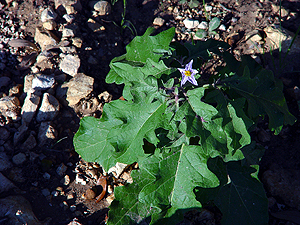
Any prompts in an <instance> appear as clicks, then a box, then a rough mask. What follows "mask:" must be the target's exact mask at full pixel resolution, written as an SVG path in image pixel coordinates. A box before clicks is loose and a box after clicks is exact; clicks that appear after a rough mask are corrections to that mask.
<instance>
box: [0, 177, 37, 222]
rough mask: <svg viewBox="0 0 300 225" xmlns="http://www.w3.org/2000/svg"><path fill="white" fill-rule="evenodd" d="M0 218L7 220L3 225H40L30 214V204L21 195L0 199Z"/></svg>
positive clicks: (32, 214) (31, 213)
mask: <svg viewBox="0 0 300 225" xmlns="http://www.w3.org/2000/svg"><path fill="white" fill-rule="evenodd" d="M0 183H1V182H0ZM0 217H1V218H7V219H8V221H6V222H5V224H14V225H22V224H32V225H42V223H40V222H39V221H38V219H37V218H36V217H35V215H34V213H33V212H32V208H31V205H30V203H29V202H28V201H27V200H26V199H25V198H24V197H23V196H21V195H17V196H8V197H5V198H2V199H0Z"/></svg>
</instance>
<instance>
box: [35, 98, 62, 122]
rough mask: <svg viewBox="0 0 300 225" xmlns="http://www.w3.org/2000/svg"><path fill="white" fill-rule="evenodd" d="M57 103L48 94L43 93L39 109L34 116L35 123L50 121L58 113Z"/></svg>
mask: <svg viewBox="0 0 300 225" xmlns="http://www.w3.org/2000/svg"><path fill="white" fill-rule="evenodd" d="M59 108H60V107H59V102H58V101H57V99H56V98H55V97H54V96H52V95H50V94H49V93H44V95H43V99H42V104H41V107H40V108H39V111H38V113H37V116H36V120H37V122H39V123H40V122H42V121H52V120H53V119H54V118H55V117H56V116H57V115H58V113H59Z"/></svg>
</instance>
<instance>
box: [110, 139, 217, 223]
mask: <svg viewBox="0 0 300 225" xmlns="http://www.w3.org/2000/svg"><path fill="white" fill-rule="evenodd" d="M205 152H206V151H204V149H202V147H201V146H185V145H182V146H181V147H180V148H172V149H170V150H169V151H165V152H163V153H158V151H156V153H155V155H153V156H150V157H148V158H146V159H145V160H144V161H142V162H141V163H140V164H139V166H140V169H139V171H133V173H132V177H133V180H134V184H131V185H128V186H124V187H118V188H116V192H115V197H116V200H115V201H114V202H113V204H112V206H111V209H110V211H109V222H108V224H114V225H116V224H131V223H130V222H129V221H131V220H132V221H134V222H136V223H137V222H140V221H141V220H142V219H144V218H145V217H147V216H149V215H153V218H152V223H151V224H161V222H159V220H163V219H164V218H168V220H163V221H164V223H163V224H170V225H171V224H175V223H176V222H179V221H180V220H181V219H183V213H184V212H185V211H187V210H189V209H191V208H201V204H200V202H198V201H196V199H195V195H194V192H193V189H194V187H196V186H200V187H216V186H218V185H219V181H218V179H217V177H216V176H215V175H214V174H213V173H212V172H211V171H209V170H208V168H207V160H208V158H209V155H207V154H206V153H205ZM158 213H160V214H159V215H157V214H158Z"/></svg>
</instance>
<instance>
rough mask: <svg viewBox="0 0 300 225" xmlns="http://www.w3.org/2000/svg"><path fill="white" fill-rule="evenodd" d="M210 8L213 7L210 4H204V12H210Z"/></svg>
mask: <svg viewBox="0 0 300 225" xmlns="http://www.w3.org/2000/svg"><path fill="white" fill-rule="evenodd" d="M212 9H213V7H212V6H210V5H207V6H205V10H206V12H210V11H211V10H212Z"/></svg>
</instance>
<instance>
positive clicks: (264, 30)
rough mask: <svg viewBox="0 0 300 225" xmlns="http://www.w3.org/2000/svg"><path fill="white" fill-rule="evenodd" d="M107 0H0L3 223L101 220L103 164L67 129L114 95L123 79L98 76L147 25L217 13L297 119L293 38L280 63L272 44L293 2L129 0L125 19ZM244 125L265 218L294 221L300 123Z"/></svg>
mask: <svg viewBox="0 0 300 225" xmlns="http://www.w3.org/2000/svg"><path fill="white" fill-rule="evenodd" d="M112 3H114V2H106V1H99V2H98V1H79V0H54V1H53V0H52V1H42V0H28V1H20V0H15V1H14V0H0V224H24V223H26V222H27V223H28V224H104V223H105V220H106V218H107V212H108V209H107V207H108V205H109V204H110V202H111V201H112V196H113V195H112V187H110V186H108V190H107V193H108V194H107V195H106V197H105V198H104V199H102V200H101V199H100V200H99V201H98V202H96V200H95V199H94V197H95V196H94V195H95V192H97V190H93V192H91V191H90V188H91V187H93V186H95V184H96V182H97V180H98V181H99V179H98V178H99V177H100V178H101V175H102V174H105V171H102V169H101V167H100V166H99V165H96V164H93V163H87V162H84V161H83V160H81V159H80V157H79V156H78V155H77V154H76V153H75V151H74V148H73V143H72V139H73V136H74V134H75V133H76V131H77V129H78V126H79V120H80V118H82V117H83V116H95V117H100V116H101V112H102V108H103V105H104V104H105V103H106V102H109V101H110V100H111V99H117V98H119V97H120V96H121V93H122V86H117V85H114V84H112V85H108V84H106V83H105V76H106V74H107V73H108V71H109V62H110V60H111V59H112V58H114V57H116V56H119V55H121V54H124V53H125V46H126V45H127V44H128V43H129V42H130V41H131V40H132V39H133V38H134V36H135V35H136V34H137V35H142V34H143V33H144V32H145V30H146V29H147V28H148V27H149V26H153V27H155V28H156V29H157V30H156V32H159V31H162V30H165V29H167V28H168V27H176V36H175V39H176V40H178V41H181V42H184V41H191V40H192V39H193V40H197V39H199V37H197V36H195V33H196V32H197V31H198V30H199V29H207V26H208V23H207V21H206V19H209V18H213V17H219V18H220V19H221V25H220V27H219V28H218V29H217V34H216V35H214V37H213V38H215V39H218V40H224V41H226V42H228V43H229V44H230V45H231V46H232V51H233V52H234V54H235V55H236V57H237V58H239V56H240V55H242V54H249V55H251V56H252V57H253V58H255V59H256V60H257V61H258V62H259V63H261V64H262V65H263V66H264V67H266V68H269V69H272V70H273V71H274V73H275V75H276V76H277V77H278V78H280V79H281V80H282V81H283V84H284V90H285V94H286V98H287V101H288V105H289V108H290V111H291V112H292V113H293V114H294V115H295V116H296V117H297V118H298V119H299V118H300V117H299V108H298V101H299V100H300V94H299V93H300V91H299V88H298V87H299V82H300V81H299V69H300V64H299V54H300V49H299V48H300V42H299V38H296V41H295V42H294V45H293V48H292V49H291V51H290V52H289V55H288V56H287V58H285V60H284V61H282V62H280V60H279V58H280V57H279V56H280V55H281V53H280V52H279V50H278V47H279V43H280V42H282V51H283V52H285V51H287V49H288V46H289V44H290V43H291V41H292V38H293V36H294V35H295V32H296V30H297V28H298V26H299V25H300V17H299V10H300V3H299V1H296V0H291V1H283V7H282V9H281V12H280V7H279V2H277V1H276V0H259V1H252V0H214V1H206V7H205V10H204V7H203V5H202V1H201V4H196V5H192V3H193V2H179V1H177V0H167V1H163V0H161V1H157V0H144V1H140V0H128V1H127V5H126V10H125V12H126V14H125V16H124V20H122V15H124V14H123V12H124V5H123V1H117V2H116V3H115V4H112ZM280 16H281V18H282V27H283V28H284V29H285V30H281V29H279V22H280V19H279V18H280ZM16 39H17V40H16ZM20 39H21V40H23V41H21V40H20ZM212 68H213V67H212ZM212 68H210V67H207V71H206V72H207V73H210V72H212ZM252 136H253V138H254V139H255V140H256V141H257V142H258V143H260V144H262V145H263V146H264V147H265V149H266V152H265V155H264V157H263V159H262V162H261V171H260V178H261V180H262V182H263V183H264V185H265V189H266V193H267V196H268V198H269V210H270V224H289V225H292V224H300V222H299V221H300V213H299V210H300V197H299V196H300V189H299V187H300V179H299V178H300V174H299V171H300V163H299V162H300V154H299V146H300V143H299V142H300V129H299V122H297V123H296V124H295V125H293V126H291V127H284V128H283V131H282V132H281V133H280V135H278V136H274V135H273V134H272V133H271V132H270V131H269V130H268V129H267V122H265V121H262V122H260V124H259V126H258V128H257V130H256V131H255V132H253V133H252ZM123 169H124V168H123V167H118V168H115V173H117V174H118V173H122V171H123ZM212 219H213V218H212ZM186 224H189V223H188V221H187V222H186ZM203 224H206V223H203ZM211 224H212V223H211Z"/></svg>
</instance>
